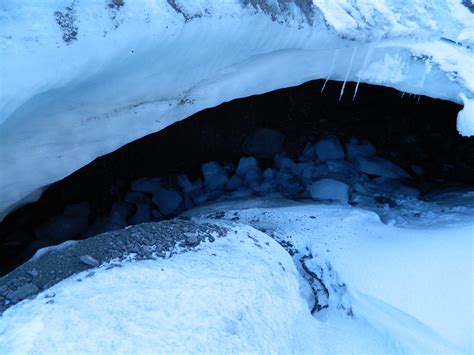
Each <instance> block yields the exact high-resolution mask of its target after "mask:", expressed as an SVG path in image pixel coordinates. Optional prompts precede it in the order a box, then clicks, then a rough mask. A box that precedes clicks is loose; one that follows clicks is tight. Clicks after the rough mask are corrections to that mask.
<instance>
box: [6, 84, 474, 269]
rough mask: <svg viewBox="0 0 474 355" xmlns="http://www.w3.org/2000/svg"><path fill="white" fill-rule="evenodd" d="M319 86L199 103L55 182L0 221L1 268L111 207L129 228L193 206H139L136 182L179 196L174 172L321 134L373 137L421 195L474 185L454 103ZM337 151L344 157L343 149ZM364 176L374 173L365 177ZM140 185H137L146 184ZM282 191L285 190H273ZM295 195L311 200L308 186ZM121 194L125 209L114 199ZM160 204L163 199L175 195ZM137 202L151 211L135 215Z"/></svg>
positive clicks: (263, 157) (190, 172)
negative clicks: (350, 92) (195, 110)
mask: <svg viewBox="0 0 474 355" xmlns="http://www.w3.org/2000/svg"><path fill="white" fill-rule="evenodd" d="M323 85H324V81H321V80H318V81H312V82H308V83H305V84H303V85H300V86H297V87H292V88H287V89H281V90H277V91H274V92H270V93H266V94H262V95H256V96H252V97H248V98H243V99H237V100H234V101H232V102H228V103H224V104H222V105H220V106H218V107H215V108H210V109H206V110H204V111H202V112H199V113H197V114H195V115H193V116H192V117H189V118H187V119H186V120H183V121H180V122H176V123H175V124H173V125H172V126H170V127H167V128H166V129H164V130H162V131H160V132H157V133H154V134H150V135H148V136H146V137H143V138H141V139H139V140H137V141H134V142H132V143H129V144H127V145H125V146H123V147H122V148H120V149H118V150H117V151H115V152H112V153H110V154H107V155H105V156H102V157H99V158H97V159H96V160H95V161H93V162H91V163H90V164H88V165H87V166H85V167H83V168H82V169H80V170H78V171H77V172H75V173H74V174H72V175H70V176H68V177H66V178H65V179H63V180H61V181H58V182H56V183H54V184H52V185H51V186H50V187H49V188H48V189H47V190H46V191H45V192H44V193H43V195H42V197H41V198H40V200H39V201H37V202H35V203H31V204H28V205H25V206H23V207H21V208H20V209H18V210H16V211H14V212H13V213H11V214H10V215H9V216H7V217H6V218H5V220H4V221H3V222H2V223H1V224H0V244H1V247H0V250H1V252H0V254H1V255H0V260H1V268H0V273H1V274H5V273H7V272H9V271H10V270H12V269H13V268H14V267H16V266H18V265H19V264H20V263H22V262H23V261H25V260H27V259H28V258H30V257H31V256H32V255H33V254H34V253H35V252H36V251H37V250H38V249H39V248H43V247H46V246H50V245H55V244H59V243H61V242H63V241H65V240H66V239H81V238H85V237H88V236H91V235H94V233H99V232H101V231H102V230H107V228H108V230H110V228H113V226H112V227H111V226H110V223H109V224H107V223H108V222H107V221H109V222H110V220H109V219H110V218H111V217H110V216H111V213H112V214H114V213H115V214H116V215H117V216H119V217H117V218H122V219H123V222H124V223H126V224H133V223H138V222H143V221H144V220H143V214H145V215H148V216H149V217H148V218H150V219H151V220H159V219H162V218H170V217H174V216H176V215H177V214H178V212H180V211H183V209H186V208H187V207H190V206H188V205H196V204H198V203H199V199H198V200H193V201H191V202H190V203H189V202H188V205H186V203H187V202H186V201H184V200H185V199H183V200H182V202H181V205H180V207H179V208H177V209H176V208H175V209H174V210H173V211H172V213H170V214H166V213H165V214H164V213H163V210H161V211H160V210H159V209H158V210H157V209H156V208H155V207H156V206H155V207H153V203H154V202H153V196H151V195H150V196H148V197H146V198H145V199H148V200H146V201H145V202H143V201H138V200H139V199H141V198H143V196H141V197H140V195H136V194H135V195H132V196H129V197H127V193H129V192H130V191H131V190H133V188H132V184H134V183H135V184H137V179H141V178H155V177H159V180H160V184H161V185H162V186H165V187H166V188H168V189H169V188H171V190H175V191H178V193H181V192H180V191H179V189H180V188H181V189H183V186H184V185H186V184H187V183H188V182H187V181H182V180H181V181H179V180H180V179H182V177H180V176H181V175H183V174H185V175H186V176H187V177H188V178H189V180H190V182H193V181H196V180H197V179H199V178H200V177H201V175H202V165H203V164H204V163H206V162H210V161H213V162H218V163H219V164H220V166H221V167H222V168H223V169H224V170H226V171H227V174H228V175H229V177H230V176H231V175H232V174H233V173H232V171H233V169H235V168H236V166H237V164H238V163H239V159H240V158H241V157H242V156H257V158H258V164H259V168H260V169H261V171H262V172H263V171H264V169H266V168H269V169H271V168H272V167H274V165H275V160H274V157H273V154H274V153H283V152H285V155H279V156H281V157H284V158H289V159H292V161H294V162H298V157H299V156H301V154H303V152H304V151H305V147H307V144H313V143H315V142H318V141H320V140H321V139H325V138H328V137H330V138H336V139H337V140H339V141H340V142H342V147H344V144H345V143H349V142H351V141H352V142H353V143H354V142H358V143H362V142H364V140H366V141H368V142H370V143H371V144H372V145H373V146H374V147H375V149H376V153H377V156H378V157H380V158H381V159H385V160H386V161H390V162H392V163H394V164H396V165H398V166H399V167H400V168H402V169H403V171H405V172H407V173H408V174H409V175H410V176H411V178H410V179H406V180H407V181H406V184H407V186H408V187H410V188H413V189H416V190H417V191H419V193H420V195H419V196H420V197H419V198H423V197H424V196H426V195H427V194H429V193H431V192H432V191H435V190H437V189H443V188H444V189H447V188H465V187H468V188H469V187H472V186H474V138H466V137H462V136H460V135H459V134H458V133H457V131H456V116H457V113H458V111H459V110H460V107H459V106H458V105H456V104H453V103H450V102H446V101H441V100H434V99H431V98H427V97H424V96H414V95H409V94H403V93H400V92H398V91H396V90H393V89H388V88H384V87H378V86H371V85H363V84H362V85H360V88H359V91H358V94H357V97H356V98H355V100H353V98H352V95H347V96H344V97H343V98H342V99H341V100H339V94H340V90H341V85H342V84H341V83H339V82H328V83H327V85H326V86H325V89H324V91H322V88H323ZM346 92H348V91H347V90H346ZM262 141H266V142H267V144H266V145H265V144H260V143H261V142H262ZM343 149H344V150H345V154H346V156H347V153H348V152H347V149H348V148H347V147H344V148H343ZM265 150H266V151H265ZM272 150H274V151H272ZM249 164H250V165H251V164H252V162H249ZM278 164H280V165H281V164H285V162H284V161H283V162H282V161H281V160H280V161H279V163H278ZM208 168H209V169H211V170H212V169H213V167H212V166H210V167H208ZM375 175H377V174H375ZM290 178H291V177H290ZM365 178H366V179H369V180H371V179H375V178H377V176H374V174H370V173H368V174H365ZM138 183H139V184H141V186H142V187H141V188H142V189H143V184H144V182H143V180H138ZM148 183H150V181H148ZM151 183H153V180H151ZM183 184H184V185H183ZM145 185H146V184H145ZM288 186H290V185H288ZM350 187H351V189H352V188H353V186H350ZM190 188H191V187H190ZM282 188H283V189H284V188H286V187H285V186H283V187H280V188H279V189H280V192H282V191H281V189H282ZM184 189H185V188H184ZM203 189H205V187H203ZM224 189H225V188H224ZM135 190H136V189H135ZM218 190H219V189H217V190H216V191H218ZM237 190H238V189H237ZM277 190H278V189H277ZM167 191H169V190H167ZM272 192H275V191H272ZM299 193H300V195H298V196H299V197H311V196H308V194H307V191H306V195H305V194H304V193H303V192H301V191H300V192H299ZM261 194H263V192H262V193H261ZM145 195H146V194H145ZM283 195H285V194H283ZM289 196H290V197H291V194H289ZM219 197H220V195H219V192H211V193H207V195H206V196H205V198H202V202H205V201H210V200H213V199H216V198H219ZM287 197H288V196H287ZM124 199H125V200H126V201H125V204H128V206H129V207H126V206H125V207H124V206H123V205H120V204H123V202H124ZM134 199H135V200H134ZM136 199H138V200H136ZM164 200H165V201H164V202H163V203H165V204H166V203H168V204H169V200H172V197H170V198H164ZM382 200H383V199H382ZM383 201H385V202H387V201H388V200H387V199H386V200H383ZM155 202H156V201H155ZM349 202H350V203H357V201H354V200H352V201H349ZM143 204H145V205H146V204H149V205H150V206H152V207H151V208H150V209H149V210H147V211H141V212H140V211H138V210H139V209H140V208H141V205H143ZM155 204H156V203H155ZM145 209H146V208H145ZM140 213H142V215H141V216H140ZM137 214H138V217H137ZM78 216H79V217H80V222H78ZM120 216H121V217H120ZM61 218H63V219H62V221H63V222H61ZM68 218H69V221H70V222H71V221H72V222H71V223H72V224H73V225H72V226H64V230H63V231H62V233H59V234H60V235H62V236H63V237H60V236H59V237H58V236H57V235H53V234H58V230H57V228H59V227H58V225H60V224H61V223H63V224H64V223H66V222H67V220H68ZM145 219H146V218H145ZM64 220H66V222H64ZM58 221H59V222H58ZM51 223H52V224H53V225H55V227H54V226H53V227H51ZM55 223H56V224H55ZM58 223H59V224H58ZM74 223H76V225H74ZM66 224H67V223H66ZM115 227H116V228H118V226H117V225H115ZM122 227H123V226H122ZM55 228H56V229H55ZM94 228H95V229H94ZM101 228H102V230H101ZM60 232H61V231H60Z"/></svg>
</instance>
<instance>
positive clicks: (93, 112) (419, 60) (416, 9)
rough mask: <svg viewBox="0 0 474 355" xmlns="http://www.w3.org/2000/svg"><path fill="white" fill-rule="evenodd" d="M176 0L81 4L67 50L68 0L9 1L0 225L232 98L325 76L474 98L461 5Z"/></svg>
mask: <svg viewBox="0 0 474 355" xmlns="http://www.w3.org/2000/svg"><path fill="white" fill-rule="evenodd" d="M171 3H172V2H170V1H167V2H166V1H161V2H154V1H146V2H134V1H128V2H127V1H126V2H125V4H124V6H122V7H120V8H119V9H111V8H109V7H107V6H105V5H104V4H103V3H102V2H94V3H93V4H87V5H86V4H82V3H80V2H74V6H72V8H73V10H72V12H71V16H72V18H73V20H74V21H73V22H72V24H71V26H77V39H76V40H72V41H70V42H64V41H63V36H64V32H63V31H65V29H64V28H61V27H60V26H59V25H58V24H57V22H56V18H55V15H54V13H55V12H56V11H58V12H62V13H64V12H65V11H66V10H67V9H66V7H67V6H69V5H71V4H70V2H68V1H65V0H64V1H63V0H61V1H44V2H42V3H41V5H38V3H37V1H34V0H28V1H22V4H21V5H18V2H17V1H14V0H4V1H2V4H1V5H0V57H1V58H2V61H0V76H1V77H2V85H1V86H0V122H2V123H1V125H0V150H1V151H2V154H1V155H0V165H1V166H2V178H1V179H0V190H1V191H2V193H1V194H0V211H2V212H1V214H0V216H1V217H0V218H3V217H4V216H5V214H6V213H8V211H10V210H12V209H15V208H17V207H18V206H20V205H21V204H23V203H24V202H25V201H27V200H32V199H34V198H37V197H38V196H39V194H40V193H41V191H42V190H44V188H45V187H46V186H48V185H49V184H51V183H52V182H54V181H57V180H59V179H61V178H63V177H65V176H67V175H69V174H71V173H72V172H74V171H75V170H77V169H78V168H80V167H82V166H84V165H85V164H87V163H89V162H91V161H92V160H94V159H95V158H96V157H98V156H100V155H103V154H106V153H109V152H111V151H113V150H115V149H117V148H119V147H120V146H123V145H124V144H126V143H128V142H130V141H133V140H135V139H138V138H140V137H143V136H144V135H147V134H149V133H152V132H155V131H159V130H161V129H163V128H165V127H167V126H169V125H170V124H172V123H174V122H176V121H178V120H181V119H184V118H186V117H189V116H190V115H192V114H194V113H196V112H198V111H200V110H203V109H205V108H208V107H213V106H216V105H218V104H220V103H222V102H225V101H229V100H232V99H235V98H239V97H245V96H249V95H254V94H259V93H264V92H268V91H271V90H275V89H278V88H283V87H288V86H293V85H299V84H301V83H303V82H306V81H308V80H313V79H318V78H322V79H331V80H340V81H344V82H347V81H355V82H364V83H369V84H370V83H372V84H381V85H386V86H390V87H394V88H396V89H398V90H401V91H403V92H407V93H412V94H417V95H426V96H430V97H434V98H441V99H446V100H451V101H454V102H457V103H462V102H463V101H462V100H461V98H460V96H459V95H460V94H464V95H465V97H466V98H467V101H465V102H470V101H469V100H472V99H473V97H474V93H473V91H474V84H473V80H472V67H473V65H472V62H473V55H472V48H473V47H472V38H471V36H470V35H469V34H470V33H472V29H473V25H472V23H473V21H472V14H471V13H470V12H469V10H468V9H467V8H466V7H465V6H463V5H462V4H461V2H460V1H454V0H444V1H437V2H436V3H433V2H432V1H427V0H419V1H402V2H400V1H393V0H385V1H378V0H377V1H375V0H350V1H349V0H337V1H327V0H314V1H313V7H310V6H306V7H305V6H303V5H302V2H300V1H295V2H284V4H280V3H279V4H280V5H281V6H276V5H275V3H274V2H273V1H267V0H262V1H256V2H251V4H252V5H255V4H259V5H255V6H252V5H251V4H249V5H248V6H247V7H243V6H242V2H239V1H237V0H229V1H225V2H223V1H218V0H205V1H204V0H203V1H199V2H179V6H178V8H179V9H180V10H179V11H177V9H178V8H176V6H175V7H173V6H171V5H170V4H171ZM173 3H175V2H173ZM262 9H263V10H262ZM157 39H159V40H157ZM282 68H285V70H282ZM157 83H159V84H157ZM346 91H347V90H346ZM355 94H356V93H354V94H353V93H349V95H351V96H355ZM467 109H468V107H467ZM467 111H469V110H467ZM463 112H464V113H462V114H461V116H460V122H461V123H462V124H461V126H460V128H461V129H463V125H464V122H470V121H472V119H468V120H466V118H465V117H466V110H465V111H463ZM468 132H469V131H468ZM461 133H462V132H461ZM32 168H33V169H34V170H35V174H31V173H30V172H31V169H32Z"/></svg>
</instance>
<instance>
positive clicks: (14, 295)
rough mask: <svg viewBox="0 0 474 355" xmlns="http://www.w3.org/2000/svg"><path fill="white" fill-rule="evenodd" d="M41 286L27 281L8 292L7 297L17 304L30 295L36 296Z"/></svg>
mask: <svg viewBox="0 0 474 355" xmlns="http://www.w3.org/2000/svg"><path fill="white" fill-rule="evenodd" d="M38 291H39V288H38V286H36V285H35V284H32V283H27V284H24V285H22V286H20V287H18V288H17V289H16V290H15V291H12V292H9V293H7V294H6V298H7V299H8V300H9V301H10V303H12V304H15V303H18V302H20V301H22V300H25V299H27V298H28V297H31V296H34V295H36V294H37V293H38Z"/></svg>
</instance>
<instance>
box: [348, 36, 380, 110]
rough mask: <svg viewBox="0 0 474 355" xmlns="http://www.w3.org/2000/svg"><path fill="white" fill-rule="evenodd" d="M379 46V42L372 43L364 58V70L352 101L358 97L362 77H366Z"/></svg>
mask: <svg viewBox="0 0 474 355" xmlns="http://www.w3.org/2000/svg"><path fill="white" fill-rule="evenodd" d="M378 44H379V41H377V42H375V43H371V44H370V45H369V48H368V49H367V53H366V54H365V58H364V63H363V64H362V70H361V71H360V73H361V74H360V75H358V76H357V84H356V87H355V90H354V96H352V101H354V99H355V97H356V96H357V91H358V90H359V85H360V77H361V76H363V75H364V73H365V70H366V69H367V65H368V64H369V61H370V60H371V59H372V56H373V55H374V52H375V49H377V46H378Z"/></svg>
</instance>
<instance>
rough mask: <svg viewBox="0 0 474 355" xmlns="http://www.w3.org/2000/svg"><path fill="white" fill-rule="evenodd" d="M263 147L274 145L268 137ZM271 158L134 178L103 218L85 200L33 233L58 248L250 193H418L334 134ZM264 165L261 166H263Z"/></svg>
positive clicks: (353, 197) (376, 198) (365, 148)
mask: <svg viewBox="0 0 474 355" xmlns="http://www.w3.org/2000/svg"><path fill="white" fill-rule="evenodd" d="M268 144H273V143H272V141H271V140H269V143H268ZM261 148H262V149H263V150H265V149H266V148H265V147H263V146H261ZM267 150H268V151H269V150H270V149H267ZM273 158H274V159H273V165H272V166H268V163H269V161H268V159H267V160H265V162H263V161H262V162H260V161H259V160H258V158H256V157H253V156H243V157H241V158H240V160H239V161H238V162H237V164H220V163H218V162H208V163H205V164H203V165H202V167H201V174H202V175H201V176H198V177H197V178H195V179H194V180H192V179H190V178H189V177H188V176H186V175H184V174H182V175H178V176H177V177H176V178H175V179H174V182H173V181H172V180H173V179H171V180H170V179H169V178H167V179H164V178H162V177H151V178H139V179H136V180H134V181H132V182H131V184H130V191H128V192H127V193H126V194H125V196H124V197H123V201H119V202H116V203H115V204H114V205H113V206H112V208H111V210H110V212H109V213H108V214H106V215H104V216H99V218H96V219H95V220H94V221H89V220H88V213H89V212H88V211H89V209H90V207H88V205H87V204H86V203H83V204H77V205H71V206H66V208H65V212H64V214H63V215H61V216H55V217H53V218H51V220H50V221H49V222H47V223H45V224H44V225H41V226H39V227H38V228H37V231H36V233H37V239H40V240H45V241H48V240H50V241H51V243H57V242H60V241H64V240H68V239H74V238H78V237H81V236H92V235H95V234H98V233H101V232H106V231H112V230H117V229H120V228H123V227H125V226H126V225H134V224H140V223H145V222H150V221H160V220H163V219H169V218H173V217H176V216H177V215H179V214H180V213H182V212H183V211H186V210H189V209H191V208H193V207H195V206H199V205H202V204H204V203H210V202H212V201H222V200H235V199H244V198H249V197H252V196H253V197H265V196H268V197H285V198H289V199H293V200H305V199H310V200H311V199H312V200H315V201H318V203H326V202H327V203H331V202H338V203H344V204H347V203H349V204H352V205H365V206H386V207H388V208H393V207H396V206H397V205H398V203H397V200H399V199H407V198H408V199H418V198H419V195H420V192H419V191H418V190H417V189H416V188H414V187H412V186H409V185H410V179H409V178H410V175H409V174H408V173H406V172H405V171H404V170H403V169H402V168H400V167H399V166H397V165H395V164H394V163H392V162H389V161H387V160H385V159H382V158H380V157H378V156H377V155H376V150H375V148H374V146H373V145H372V144H371V143H370V142H367V141H358V140H355V139H353V140H351V142H348V143H346V144H343V143H341V142H340V141H339V139H338V138H337V137H328V138H324V139H322V140H320V141H317V142H315V143H308V144H307V145H306V147H305V148H304V150H303V151H302V153H301V154H300V155H299V156H298V157H295V159H293V158H292V157H290V156H288V155H287V154H285V153H276V154H275V155H274V157H273ZM264 165H265V166H266V168H265V169H263V168H261V166H264ZM165 181H166V183H165ZM88 225H89V226H88Z"/></svg>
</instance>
